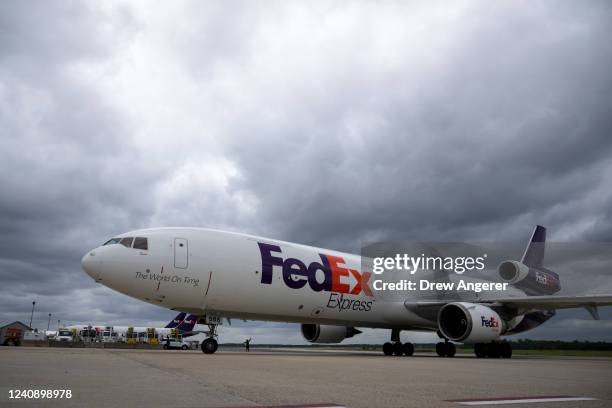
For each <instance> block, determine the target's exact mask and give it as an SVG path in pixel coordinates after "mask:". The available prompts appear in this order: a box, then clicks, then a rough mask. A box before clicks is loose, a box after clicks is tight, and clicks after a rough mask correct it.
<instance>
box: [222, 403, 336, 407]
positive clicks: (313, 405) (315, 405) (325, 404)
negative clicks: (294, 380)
mask: <svg viewBox="0 0 612 408" xmlns="http://www.w3.org/2000/svg"><path fill="white" fill-rule="evenodd" d="M223 408H346V407H345V406H344V405H338V404H327V403H323V404H306V405H304V404H299V405H254V406H248V407H247V406H243V407H223Z"/></svg>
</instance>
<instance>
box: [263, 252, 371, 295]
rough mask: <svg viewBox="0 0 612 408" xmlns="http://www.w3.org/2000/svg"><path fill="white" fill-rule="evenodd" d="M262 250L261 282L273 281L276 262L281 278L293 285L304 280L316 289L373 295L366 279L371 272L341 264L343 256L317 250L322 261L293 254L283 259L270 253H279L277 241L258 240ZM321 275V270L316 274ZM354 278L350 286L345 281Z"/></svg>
mask: <svg viewBox="0 0 612 408" xmlns="http://www.w3.org/2000/svg"><path fill="white" fill-rule="evenodd" d="M257 245H259V251H260V252H261V283H266V284H268V285H269V284H271V283H272V272H273V269H274V267H275V266H278V267H279V268H282V271H283V281H284V282H285V285H287V286H288V287H290V288H292V289H301V288H303V287H304V286H306V284H308V285H309V286H310V288H311V289H312V290H314V291H315V292H320V291H322V290H323V291H326V292H338V293H348V294H351V295H359V294H360V293H361V292H363V293H365V294H366V295H367V296H370V297H374V295H373V294H372V289H370V286H369V283H368V281H369V280H370V277H371V276H372V273H371V272H364V273H363V274H362V273H360V272H359V271H358V270H356V269H348V268H346V267H344V266H343V265H344V263H345V261H344V258H342V257H339V256H333V255H325V254H319V256H320V257H321V262H312V263H311V264H310V265H308V266H306V264H305V263H304V262H302V261H300V260H299V259H296V258H287V259H283V258H282V257H279V256H275V255H273V253H277V254H282V251H281V248H280V247H279V246H278V245H271V244H264V243H262V242H258V243H257ZM318 271H321V272H322V276H323V280H322V281H319V280H317V272H318ZM319 275H321V273H320V274H319ZM351 276H352V277H354V278H355V280H356V281H357V282H356V283H355V285H354V286H353V287H351V285H350V284H349V283H348V281H349V278H350V277H351Z"/></svg>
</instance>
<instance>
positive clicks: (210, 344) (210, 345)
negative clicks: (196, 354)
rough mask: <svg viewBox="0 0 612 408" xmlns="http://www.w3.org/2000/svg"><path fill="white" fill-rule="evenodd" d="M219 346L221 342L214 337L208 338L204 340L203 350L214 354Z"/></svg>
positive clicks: (205, 352)
mask: <svg viewBox="0 0 612 408" xmlns="http://www.w3.org/2000/svg"><path fill="white" fill-rule="evenodd" d="M217 348H219V343H217V340H215V339H213V338H208V339H206V340H204V341H203V342H202V352H203V353H204V354H213V353H214V352H215V351H217Z"/></svg>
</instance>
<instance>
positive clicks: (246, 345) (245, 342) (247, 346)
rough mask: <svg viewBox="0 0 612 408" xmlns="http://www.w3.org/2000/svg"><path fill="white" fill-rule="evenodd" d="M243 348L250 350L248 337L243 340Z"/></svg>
mask: <svg viewBox="0 0 612 408" xmlns="http://www.w3.org/2000/svg"><path fill="white" fill-rule="evenodd" d="M244 348H245V349H246V351H247V352H249V351H251V338H250V337H249V338H248V339H246V340H245V341H244Z"/></svg>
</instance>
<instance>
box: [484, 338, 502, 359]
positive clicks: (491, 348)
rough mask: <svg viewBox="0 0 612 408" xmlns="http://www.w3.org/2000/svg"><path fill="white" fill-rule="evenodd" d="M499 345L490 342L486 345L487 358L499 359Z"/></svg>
mask: <svg viewBox="0 0 612 408" xmlns="http://www.w3.org/2000/svg"><path fill="white" fill-rule="evenodd" d="M500 348H501V347H500V345H499V343H495V342H491V343H489V344H488V345H487V357H489V358H499V357H500V352H501V350H500Z"/></svg>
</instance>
